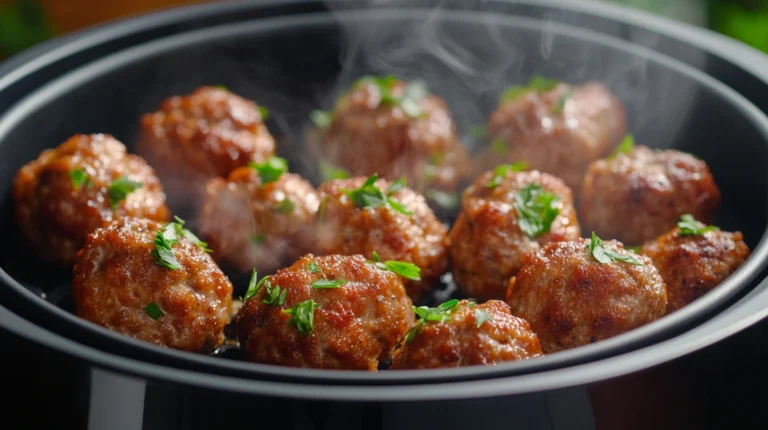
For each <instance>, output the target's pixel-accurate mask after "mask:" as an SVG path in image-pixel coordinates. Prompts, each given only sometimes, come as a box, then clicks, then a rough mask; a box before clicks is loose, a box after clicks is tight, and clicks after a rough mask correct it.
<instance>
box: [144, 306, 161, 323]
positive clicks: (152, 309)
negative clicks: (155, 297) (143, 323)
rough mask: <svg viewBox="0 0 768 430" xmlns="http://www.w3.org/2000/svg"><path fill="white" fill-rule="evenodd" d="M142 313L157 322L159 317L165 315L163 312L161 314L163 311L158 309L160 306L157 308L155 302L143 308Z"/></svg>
mask: <svg viewBox="0 0 768 430" xmlns="http://www.w3.org/2000/svg"><path fill="white" fill-rule="evenodd" d="M144 311H145V312H146V313H147V315H149V317H150V318H152V319H153V320H157V319H158V318H160V317H161V316H163V315H165V312H163V310H162V309H160V306H159V305H158V304H157V303H155V302H152V303H150V304H148V305H147V306H146V307H145V308H144Z"/></svg>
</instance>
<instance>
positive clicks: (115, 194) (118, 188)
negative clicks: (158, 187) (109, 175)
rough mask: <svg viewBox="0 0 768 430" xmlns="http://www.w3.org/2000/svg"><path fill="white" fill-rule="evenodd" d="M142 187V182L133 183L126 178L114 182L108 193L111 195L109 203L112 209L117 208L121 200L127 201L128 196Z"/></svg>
mask: <svg viewBox="0 0 768 430" xmlns="http://www.w3.org/2000/svg"><path fill="white" fill-rule="evenodd" d="M141 187H142V184H141V182H136V181H132V180H130V179H128V178H127V177H125V176H122V177H120V178H117V179H115V180H114V181H112V183H111V184H109V187H107V192H108V193H109V201H110V205H111V206H112V209H114V208H116V207H117V204H118V203H119V202H120V201H121V200H123V199H125V197H126V196H128V194H130V193H132V192H134V191H136V190H138V189H139V188H141Z"/></svg>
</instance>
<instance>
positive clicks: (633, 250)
mask: <svg viewBox="0 0 768 430" xmlns="http://www.w3.org/2000/svg"><path fill="white" fill-rule="evenodd" d="M641 248H642V247H640V246H627V247H626V249H627V250H628V251H632V252H634V253H635V254H639V253H640V250H641Z"/></svg>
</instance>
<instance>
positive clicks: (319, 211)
mask: <svg viewBox="0 0 768 430" xmlns="http://www.w3.org/2000/svg"><path fill="white" fill-rule="evenodd" d="M328 199H329V197H328V196H323V198H322V200H320V207H318V208H317V220H318V221H322V220H323V219H325V209H326V208H327V207H328Z"/></svg>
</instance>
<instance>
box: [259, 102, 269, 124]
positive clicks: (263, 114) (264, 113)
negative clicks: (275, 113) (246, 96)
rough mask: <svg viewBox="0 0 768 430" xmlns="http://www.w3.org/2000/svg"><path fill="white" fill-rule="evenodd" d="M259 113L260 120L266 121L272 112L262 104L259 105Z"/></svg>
mask: <svg viewBox="0 0 768 430" xmlns="http://www.w3.org/2000/svg"><path fill="white" fill-rule="evenodd" d="M259 115H261V120H262V121H266V120H268V119H269V117H270V116H271V115H272V114H271V113H270V112H269V109H267V108H265V107H264V106H259Z"/></svg>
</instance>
